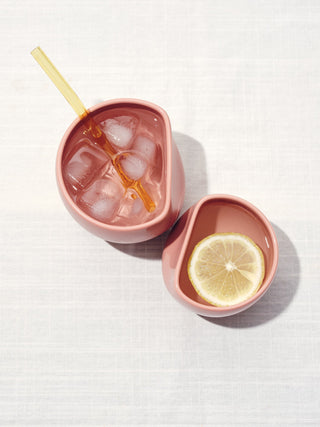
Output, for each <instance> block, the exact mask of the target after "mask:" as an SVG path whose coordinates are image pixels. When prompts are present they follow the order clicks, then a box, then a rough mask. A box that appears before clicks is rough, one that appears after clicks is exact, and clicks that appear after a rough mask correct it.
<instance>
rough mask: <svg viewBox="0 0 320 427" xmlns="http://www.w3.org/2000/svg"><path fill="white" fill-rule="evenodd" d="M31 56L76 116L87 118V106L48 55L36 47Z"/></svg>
mask: <svg viewBox="0 0 320 427" xmlns="http://www.w3.org/2000/svg"><path fill="white" fill-rule="evenodd" d="M31 55H32V56H33V57H34V59H35V60H36V61H37V62H38V64H39V65H40V67H41V68H42V69H43V70H44V71H45V72H46V73H47V75H48V76H49V77H50V79H51V80H52V82H53V83H54V84H55V85H56V87H57V88H58V89H59V91H60V92H61V93H62V95H63V96H64V97H65V98H66V100H67V101H68V102H69V104H70V105H71V107H72V108H73V109H74V111H75V112H76V114H77V115H78V116H79V117H84V116H86V115H87V114H88V113H87V110H86V108H85V106H84V105H83V104H82V102H81V100H80V98H79V97H78V95H77V94H76V93H75V91H74V90H73V89H72V88H71V87H70V85H69V84H68V83H67V82H66V81H65V79H64V78H63V77H62V75H61V74H60V73H59V71H58V70H57V69H56V67H55V66H54V65H53V64H52V62H51V61H50V59H49V58H48V57H47V55H46V54H45V53H44V52H43V50H42V49H41V48H40V47H36V48H35V49H33V51H32V52H31Z"/></svg>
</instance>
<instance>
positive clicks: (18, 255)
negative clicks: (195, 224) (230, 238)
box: [0, 0, 320, 426]
mask: <svg viewBox="0 0 320 427" xmlns="http://www.w3.org/2000/svg"><path fill="white" fill-rule="evenodd" d="M0 8H1V13H0V48H1V49H0V52H1V58H0V93H1V104H0V117H1V119H0V134H1V156H0V178H1V213H0V215H1V230H0V232H1V245H0V263H1V265H0V268H1V270H0V425H1V426H10V425H19V426H24V425H26V426H52V425H61V426H74V425H77V426H131V425H132V426H134V425H145V426H165V425H170V426H182V425H183V426H249V425H252V426H287V425H288V426H292V425H295V426H303V425H312V426H319V425H320V398H319V397H320V396H319V381H320V366H319V357H320V310H319V303H320V286H319V264H320V241H319V234H320V218H319V210H320V201H319V184H320V168H319V162H320V148H319V138H320V120H319V117H320V2H319V1H316V0H314V1H311V0H300V1H297V0H291V1H289V0H280V1H276V0H275V1H260V0H257V1H253V0H247V1H246V0H240V1H236V0H234V1H228V0H221V1H216V0H211V1H210V0H207V1H205V0H200V1H190V0H183V1H180V0H168V1H147V0H145V1H143V0H132V1H130V0H117V1H97V0H91V1H80V0H77V1H75V0H64V1H61V0H54V1H44V2H43V1H40V0H33V1H14V0H10V1H8V0H2V1H1V3H0ZM37 45H41V47H42V48H43V49H44V50H45V51H46V53H47V54H48V56H49V57H50V58H51V59H52V60H53V62H54V63H55V64H56V66H57V67H58V68H59V69H60V71H61V72H62V74H63V75H64V76H65V77H66V79H67V80H68V81H69V82H70V83H71V85H72V86H73V87H74V89H75V90H76V91H77V92H78V94H79V96H80V97H81V98H82V99H83V101H84V103H85V105H87V106H91V105H93V104H95V103H96V102H99V101H102V100H105V99H110V98H119V97H136V98H142V99H147V100H150V101H153V102H155V103H157V104H159V105H161V106H162V107H163V108H164V109H165V110H166V111H167V112H168V114H169V116H170V119H171V122H172V128H173V133H174V138H175V140H176V143H177V145H178V147H179V149H180V151H181V154H182V158H183V162H184V166H185V170H186V175H187V181H186V185H187V187H186V200H185V205H184V209H183V210H186V209H187V208H188V207H189V206H191V204H193V203H194V202H195V201H197V200H198V199H199V198H200V197H202V196H204V195H206V194H209V193H230V194H234V195H238V196H240V197H243V198H245V199H247V200H249V201H251V202H252V203H253V204H255V205H256V206H257V207H258V208H260V209H261V210H262V211H263V212H264V213H265V214H266V215H267V217H268V218H269V219H270V221H271V222H272V223H273V225H274V228H275V231H276V233H277V236H278V239H279V246H280V261H279V269H278V273H277V277H276V280H275V282H274V284H273V286H272V288H271V289H270V291H269V292H268V293H267V294H266V295H265V297H264V298H263V299H262V300H260V302H258V303H257V304H256V305H255V306H254V307H252V308H251V309H249V310H248V311H246V312H243V313H241V314H240V315H237V316H234V317H230V318H225V319H220V320H212V321H207V320H205V319H203V318H201V317H199V316H196V315H194V314H192V313H191V312H188V311H187V310H186V309H185V308H183V307H182V306H180V305H179V304H178V303H177V302H176V301H174V300H173V299H172V298H171V296H170V295H169V294H168V292H167V290H166V288H165V286H164V283H163V280H162V274H161V251H162V248H163V245H164V242H165V237H166V236H161V237H159V238H157V239H155V240H153V241H151V242H147V243H143V244H139V245H129V246H125V247H122V246H121V245H110V244H108V243H106V242H104V241H102V240H99V239H98V238H96V237H94V236H92V235H90V234H89V233H87V232H86V231H85V230H83V229H82V228H81V227H80V226H79V225H78V224H77V223H76V222H74V220H73V219H72V218H71V217H70V216H69V214H68V213H67V211H66V209H65V208H64V206H63V204H62V202H61V200H60V198H59V195H58V192H57V189H56V183H55V172H54V164H55V155H56V151H57V146H58V144H59V141H60V139H61V137H62V135H63V133H64V131H65V129H66V128H67V127H68V126H69V124H70V123H71V121H72V120H73V119H74V117H75V115H74V113H73V111H72V110H71V108H70V106H69V105H68V104H67V103H66V102H65V100H64V99H63V98H62V96H61V95H60V94H59V93H58V91H57V89H56V88H55V87H54V86H53V85H52V83H51V82H50V81H49V79H48V78H47V77H46V76H45V74H44V73H43V71H42V70H41V69H40V67H39V66H38V65H37V64H36V62H35V61H34V60H33V58H32V57H31V55H30V54H29V52H30V51H31V50H32V49H33V48H34V47H35V46H37Z"/></svg>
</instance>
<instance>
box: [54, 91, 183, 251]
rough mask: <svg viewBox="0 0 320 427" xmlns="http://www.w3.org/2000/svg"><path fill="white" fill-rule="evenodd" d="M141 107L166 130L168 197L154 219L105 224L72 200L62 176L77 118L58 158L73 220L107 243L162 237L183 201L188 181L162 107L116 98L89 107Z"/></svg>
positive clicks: (95, 110) (60, 183)
mask: <svg viewBox="0 0 320 427" xmlns="http://www.w3.org/2000/svg"><path fill="white" fill-rule="evenodd" d="M122 107H123V108H139V109H144V110H145V111H149V112H150V113H155V114H157V115H158V116H160V117H161V119H162V125H163V130H164V135H165V137H164V141H163V143H164V144H165V149H164V150H163V152H164V153H166V154H165V156H166V158H165V161H164V165H165V170H164V172H163V173H164V176H165V181H164V185H163V188H162V192H163V194H162V196H163V197H164V198H165V202H164V205H163V208H162V209H161V210H160V211H159V213H158V215H157V216H156V217H155V218H153V219H152V220H150V221H148V222H145V223H143V224H139V225H133V226H116V225H111V224H105V223H102V222H100V221H97V220H96V219H94V218H92V217H90V216H89V215H87V214H86V213H85V212H83V211H82V210H81V209H80V208H79V207H78V206H77V205H76V204H75V203H74V202H73V200H72V198H71V197H70V195H69V193H68V191H67V189H66V185H65V182H64V179H63V175H62V160H63V154H64V149H65V146H66V144H67V143H68V140H69V138H70V135H71V134H72V132H73V131H74V129H75V128H76V127H77V126H78V125H79V124H80V119H76V120H75V121H74V122H73V123H72V124H71V126H70V127H69V128H68V129H67V131H66V133H65V134H64V136H63V138H62V141H61V143H60V146H59V149H58V154H57V159H56V177H57V184H58V188H59V192H60V195H61V198H62V200H63V202H64V204H65V206H66V207H67V209H68V211H69V212H70V214H71V215H72V216H73V218H74V219H75V220H76V221H77V222H78V223H79V224H80V225H82V226H83V227H84V228H85V229H87V230H88V231H90V232H91V233H93V234H95V235H96V236H98V237H101V238H102V239H104V240H107V241H110V242H115V243H137V242H142V241H145V240H149V239H152V238H154V237H157V236H159V235H160V234H162V233H163V232H164V231H166V230H167V229H169V228H170V227H171V226H172V225H173V224H174V222H175V221H176V219H177V217H178V215H179V212H180V209H181V207H182V204H183V200H184V191H185V178H184V171H183V165H182V161H181V158H180V154H179V152H178V149H177V147H176V145H175V143H174V142H173V140H172V134H171V126H170V121H169V117H168V115H167V113H166V112H165V111H164V110H163V109H162V108H160V107H159V106H157V105H155V104H152V103H151V102H148V101H142V100H138V99H114V100H110V101H106V102H102V103H100V104H97V105H95V106H94V107H92V108H90V109H89V111H90V112H93V113H94V114H98V113H99V112H100V111H103V110H106V109H108V108H122Z"/></svg>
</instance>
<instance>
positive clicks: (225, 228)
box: [162, 194, 279, 317]
mask: <svg viewBox="0 0 320 427" xmlns="http://www.w3.org/2000/svg"><path fill="white" fill-rule="evenodd" d="M229 232H233V233H241V234H244V235H246V236H248V237H250V238H251V239H252V240H253V241H254V242H255V243H256V244H257V245H258V246H259V247H260V249H261V250H262V252H263V255H264V261H265V276H264V279H263V282H262V284H261V287H260V288H259V290H258V292H257V293H256V294H255V295H253V296H252V297H251V298H249V299H248V300H246V301H244V302H242V303H240V304H236V305H233V306H229V307H216V306H213V305H211V304H209V303H208V302H206V301H205V300H203V299H202V298H201V297H200V296H199V295H198V294H197V292H196V291H195V289H194V287H193V286H192V284H191V282H190V280H189V277H188V271H187V266H188V260H189V257H190V255H191V253H192V251H193V249H194V247H195V245H196V244H197V243H198V242H200V240H202V239H204V238H205V237H206V236H208V235H210V234H214V233H229ZM278 258H279V251H278V243H277V238H276V235H275V232H274V231H273V229H272V227H271V224H270V222H269V221H268V220H267V218H266V217H265V216H264V215H263V213H262V212H260V211H259V210H258V209H257V208H256V207H255V206H253V205H252V204H251V203H249V202H247V201H245V200H243V199H240V198H239V197H235V196H229V195H225V194H218V195H211V196H207V197H204V198H202V199H201V200H200V201H199V202H198V203H196V204H195V205H194V206H192V207H191V208H190V209H189V210H188V211H187V212H185V213H184V215H182V217H181V218H180V219H179V221H178V222H177V223H176V225H175V226H174V228H173V230H172V232H171V233H170V235H169V237H168V240H167V242H166V246H165V249H164V251H163V255H162V273H163V278H164V281H165V284H166V286H167V288H168V290H169V292H170V293H171V294H172V295H173V297H174V298H176V299H177V300H178V301H179V302H180V303H182V304H183V305H184V306H186V307H187V308H189V309H190V310H192V311H194V312H195V313H197V314H201V315H203V316H208V317H224V316H231V315H233V314H236V313H239V312H240V311H243V310H245V309H247V308H249V307H250V306H251V305H252V304H254V303H255V302H257V301H258V300H259V299H260V298H261V297H262V295H264V293H265V292H266V291H267V289H268V288H269V286H270V285H271V283H272V281H273V279H274V276H275V273H276V270H277V266H278Z"/></svg>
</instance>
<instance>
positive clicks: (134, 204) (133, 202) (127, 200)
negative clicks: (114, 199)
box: [118, 190, 144, 225]
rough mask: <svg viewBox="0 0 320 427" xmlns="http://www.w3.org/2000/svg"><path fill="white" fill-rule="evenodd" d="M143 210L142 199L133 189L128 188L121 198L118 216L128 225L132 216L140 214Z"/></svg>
mask: <svg viewBox="0 0 320 427" xmlns="http://www.w3.org/2000/svg"><path fill="white" fill-rule="evenodd" d="M143 212H144V208H143V202H142V200H141V199H140V198H139V197H138V196H137V194H136V193H135V192H134V191H132V190H128V191H127V194H126V196H125V197H124V198H123V199H122V200H121V205H120V209H119V212H118V216H119V217H120V218H122V220H125V221H126V222H127V221H128V224H127V225H130V220H131V219H132V217H136V216H138V215H141V214H143Z"/></svg>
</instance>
